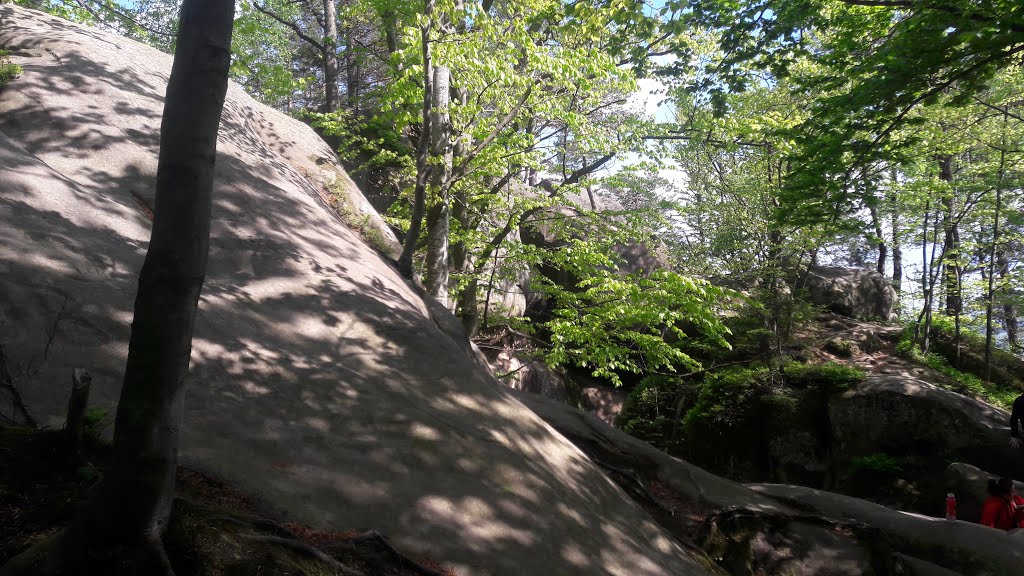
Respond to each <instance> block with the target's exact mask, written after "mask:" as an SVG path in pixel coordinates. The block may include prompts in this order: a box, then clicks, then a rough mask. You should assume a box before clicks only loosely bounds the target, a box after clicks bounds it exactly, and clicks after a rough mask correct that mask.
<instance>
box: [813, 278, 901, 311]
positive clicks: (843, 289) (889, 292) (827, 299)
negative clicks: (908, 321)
mask: <svg viewBox="0 0 1024 576" xmlns="http://www.w3.org/2000/svg"><path fill="white" fill-rule="evenodd" d="M805 287H806V288H807V291H808V294H809V296H810V300H811V302H814V303H815V304H818V305H820V306H825V307H826V308H828V309H829V310H832V311H833V312H835V313H836V314H842V315H843V316H849V317H851V318H859V319H862V320H870V319H876V320H879V319H880V320H889V319H891V317H892V307H893V304H894V303H895V302H896V290H895V289H894V288H893V287H892V285H891V284H890V283H889V281H888V279H887V278H886V277H885V276H883V275H881V274H879V273H878V272H876V271H874V270H864V269H860V268H838V267H832V266H812V267H811V268H810V270H808V272H807V280H806V283H805Z"/></svg>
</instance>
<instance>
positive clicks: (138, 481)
mask: <svg viewBox="0 0 1024 576" xmlns="http://www.w3.org/2000/svg"><path fill="white" fill-rule="evenodd" d="M233 16H234V0H185V2H184V3H183V5H182V9H181V21H180V26H179V31H178V36H177V42H176V46H177V49H176V51H175V58H174V65H173V67H172V68H171V76H170V80H169V82H168V85H167V95H166V99H165V102H164V114H163V121H162V123H161V125H160V159H159V164H158V167H157V176H156V206H155V210H154V218H153V230H152V234H151V236H150V242H149V250H148V252H147V253H146V260H145V262H144V264H143V266H142V271H141V273H140V274H139V288H138V293H137V296H136V299H135V315H134V319H133V321H132V333H131V341H130V344H129V351H128V362H127V366H126V368H125V374H124V382H123V386H122V388H121V397H120V401H119V402H118V408H117V418H116V421H115V428H114V443H113V459H112V463H111V466H110V468H109V469H108V471H107V472H106V475H105V476H104V478H103V483H102V485H101V487H100V488H99V490H98V492H97V493H96V495H95V497H94V498H93V500H91V501H90V502H89V503H88V504H87V506H86V507H85V509H84V510H83V512H82V513H81V514H80V515H79V516H78V517H77V518H76V520H75V521H74V522H73V523H72V525H71V526H70V527H69V528H67V529H66V530H64V531H63V532H61V533H59V534H58V535H57V536H55V537H54V538H52V539H51V540H49V541H47V542H45V543H43V544H41V545H39V546H37V547H34V548H32V549H30V550H29V551H27V552H26V553H24V554H22V555H21V556H18V557H17V558H15V559H14V560H12V561H11V562H9V563H8V564H6V565H5V566H4V567H3V569H0V574H3V576H13V575H21V574H72V573H74V574H82V573H88V574H172V573H173V572H172V570H171V566H170V563H169V562H168V560H167V555H166V553H165V552H164V550H163V544H162V542H161V537H162V536H163V533H164V530H165V529H166V527H167V523H168V518H169V516H170V512H171V503H172V501H173V497H174V477H175V471H176V468H177V462H178V438H179V431H180V428H181V421H182V411H183V404H182V398H183V394H184V391H185V386H184V384H185V377H186V375H187V373H188V367H189V357H190V354H191V350H192V330H193V325H194V321H195V315H196V309H197V307H198V302H199V294H200V292H201V290H202V288H203V281H204V278H205V275H206V262H207V253H208V249H209V244H210V210H211V197H212V190H213V167H214V160H215V157H216V153H217V131H218V127H219V125H220V116H221V110H222V108H223V106H224V97H225V94H226V92H227V82H228V67H229V64H230V59H231V30H232V25H233Z"/></svg>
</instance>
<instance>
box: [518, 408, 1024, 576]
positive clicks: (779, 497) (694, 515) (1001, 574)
mask: <svg viewBox="0 0 1024 576" xmlns="http://www.w3.org/2000/svg"><path fill="white" fill-rule="evenodd" d="M516 395H517V397H518V398H520V399H521V400H522V402H523V403H524V404H526V405H527V406H529V407H530V408H531V409H533V410H534V411H535V412H536V413H537V414H538V415H539V416H541V417H542V418H543V419H544V421H545V422H547V423H548V424H550V425H551V426H553V427H554V428H555V429H556V430H558V431H559V432H561V433H562V434H563V435H565V436H566V437H567V438H569V439H570V440H572V441H573V442H574V443H575V444H576V445H577V446H579V447H580V448H581V449H582V450H584V451H585V452H586V453H587V454H588V455H589V456H590V457H591V458H592V459H594V460H595V461H598V462H601V463H602V465H603V466H604V467H606V468H607V469H609V470H614V471H615V474H613V477H615V476H616V475H617V477H618V478H619V481H620V483H622V484H623V485H630V484H632V485H633V486H634V490H633V491H632V494H633V497H634V498H637V499H639V500H643V499H645V498H652V495H651V494H649V493H647V492H646V491H645V489H644V487H645V486H653V485H655V484H654V483H659V484H661V485H664V486H666V487H668V488H669V489H670V490H671V492H672V493H674V494H675V495H676V496H677V497H679V498H680V499H681V500H682V501H683V503H684V506H683V507H681V508H680V509H673V510H672V517H671V518H668V519H663V522H664V523H667V524H670V525H671V524H675V525H676V526H679V527H680V528H679V530H681V531H683V532H686V531H687V529H688V528H694V526H693V524H696V525H697V526H696V529H695V531H694V532H691V533H690V534H691V536H690V537H691V538H692V539H693V540H694V541H695V543H696V544H698V545H700V546H701V547H702V548H703V549H704V550H705V551H706V552H707V553H708V554H709V555H710V556H711V559H713V560H714V561H715V562H716V563H717V565H718V566H719V567H721V568H724V569H725V571H726V572H728V573H729V574H731V575H733V576H740V575H742V576H747V575H749V576H757V575H763V574H787V575H793V576H822V575H825V574H829V575H835V576H862V575H876V576H888V575H896V574H902V575H915V576H1017V575H1022V574H1024V549H1022V548H1020V546H1019V545H1018V542H1019V541H1020V540H1019V537H1018V536H1015V535H1012V534H1007V533H1005V532H1002V531H998V530H993V529H991V528H987V527H984V526H979V525H977V524H972V523H969V522H962V521H947V520H945V519H939V518H932V517H927V516H922V515H919V514H912V513H906V512H899V511H896V510H892V509H890V508H886V507H884V506H880V505H878V504H874V503H872V502H867V501H864V500H860V499H857V498H852V497H850V496H844V495H841V494H834V493H830V492H825V491H821V490H815V489H812V488H804V487H800V486H786V485H780V484H749V485H746V486H744V485H740V484H737V483H735V482H731V481H729V480H726V479H723V478H721V477H718V476H714V475H712V474H709V473H707V472H706V471H704V470H701V469H700V468H697V467H696V466H693V465H692V464H689V463H687V462H684V461H682V460H679V459H677V458H673V457H671V456H668V455H667V454H665V453H663V452H661V451H659V450H657V449H655V448H654V447H652V446H650V445H649V444H647V443H646V442H642V441H640V440H637V439H636V438H633V437H631V436H629V435H627V434H624V433H623V432H621V431H619V430H616V429H614V428H612V427H610V426H608V425H607V424H605V423H604V422H602V421H600V420H599V419H598V418H597V417H595V416H594V415H592V414H586V413H583V412H581V411H580V410H577V409H575V408H571V407H569V406H565V405H563V404H559V403H557V402H555V401H552V400H550V399H547V398H543V397H540V396H537V395H531V394H522V393H517V394H516ZM653 498H654V499H658V495H653ZM688 522H689V524H688Z"/></svg>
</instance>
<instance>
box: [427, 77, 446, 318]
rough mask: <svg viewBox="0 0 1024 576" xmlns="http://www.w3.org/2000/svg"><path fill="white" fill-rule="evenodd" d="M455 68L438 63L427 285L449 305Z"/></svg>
mask: <svg viewBox="0 0 1024 576" xmlns="http://www.w3.org/2000/svg"><path fill="white" fill-rule="evenodd" d="M450 84H451V70H450V69H449V68H448V67H447V66H434V81H433V85H432V86H431V91H432V92H433V94H432V95H431V104H430V106H431V110H430V159H429V163H430V180H429V186H428V190H429V194H428V196H429V197H430V208H429V211H428V212H427V250H426V257H425V260H424V264H423V268H424V282H423V284H424V287H425V288H426V289H427V293H429V294H430V295H431V296H433V297H434V298H436V299H437V300H438V301H439V302H441V303H442V304H444V305H445V306H449V305H450V304H449V302H448V276H449V273H448V233H449V228H450V227H451V223H450V220H451V204H450V202H449V198H448V189H447V188H448V180H449V177H450V176H451V172H452V146H451V120H450V116H449V114H448V106H449V104H450V103H451V97H450V94H449V88H450Z"/></svg>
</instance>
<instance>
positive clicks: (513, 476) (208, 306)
mask: <svg viewBox="0 0 1024 576" xmlns="http://www.w3.org/2000/svg"><path fill="white" fill-rule="evenodd" d="M0 45H3V46H5V48H9V49H10V50H11V52H12V58H14V59H15V60H16V61H18V62H19V64H21V65H22V66H24V68H25V73H24V74H23V75H22V76H21V77H20V78H18V79H17V80H16V81H15V82H13V83H11V84H10V85H8V86H6V87H5V88H4V90H3V92H0V166H2V167H3V170H2V171H0V219H2V222H3V224H4V225H3V226H0V271H2V272H3V273H2V274H0V293H3V294H5V295H9V298H8V299H7V300H3V301H0V314H2V316H0V318H3V319H5V321H6V323H5V322H4V321H0V340H2V341H3V342H4V343H5V345H8V352H9V353H10V354H11V356H12V358H13V361H14V363H15V365H18V363H22V364H27V362H28V360H29V359H31V358H33V357H36V358H41V353H42V349H41V348H42V346H41V343H45V342H46V330H47V327H48V326H50V325H51V324H53V322H54V318H55V317H58V314H59V315H60V318H61V320H60V323H59V324H60V326H59V329H58V330H57V331H56V336H55V339H54V342H53V347H52V349H51V353H50V355H49V357H48V358H47V360H46V362H37V364H38V366H39V367H38V370H35V371H34V372H33V373H32V374H31V375H30V376H28V377H26V378H25V379H24V381H23V387H24V390H25V394H24V395H25V398H26V401H27V402H28V403H29V404H30V406H31V408H32V409H33V411H34V412H35V413H36V414H38V415H39V416H40V417H41V419H42V420H44V422H54V423H55V424H56V425H59V422H60V419H61V416H62V414H63V412H64V410H65V408H66V398H67V379H68V378H67V375H68V374H69V373H70V370H71V368H73V367H78V366H84V367H87V368H88V369H89V370H90V371H92V372H93V376H94V380H93V396H92V401H93V405H95V406H97V407H100V408H105V409H109V408H111V407H112V406H113V405H114V403H115V402H116V399H117V397H118V393H119V390H120V383H121V380H120V377H121V373H122V371H123V369H124V362H125V357H126V354H127V341H128V336H129V322H130V318H131V310H132V302H133V298H134V294H135V282H136V278H137V274H138V271H139V269H140V267H141V265H142V261H143V257H144V255H145V249H146V243H147V242H148V239H149V217H148V216H147V213H148V211H150V212H151V210H152V206H153V175H154V172H155V169H156V164H155V163H156V158H157V146H158V143H159V140H158V128H159V123H160V114H161V105H162V99H163V92H164V88H165V82H166V78H167V75H166V70H167V69H168V68H169V65H170V58H169V57H168V56H166V55H160V54H157V53H155V52H154V51H152V50H150V49H148V48H145V47H142V46H141V45H138V44H136V43H134V42H132V41H129V40H125V39H123V38H117V37H114V36H111V35H108V34H105V33H102V32H99V31H97V30H83V29H81V28H79V27H77V26H74V25H71V24H68V23H66V22H63V21H60V20H57V19H54V18H51V17H48V16H43V15H41V14H39V13H37V12H31V11H28V10H25V9H23V8H18V7H11V6H9V5H0ZM333 158H334V154H333V152H332V151H331V150H330V148H329V147H328V146H327V145H326V144H324V143H323V142H322V140H320V139H319V138H317V136H316V135H315V133H314V132H313V131H312V130H311V129H309V127H308V126H306V125H304V124H302V123H301V122H299V121H297V120H295V119H293V118H288V117H286V116H284V115H282V114H279V113H277V112H274V111H272V110H270V109H268V108H266V107H264V106H261V105H259V104H257V103H255V102H254V101H252V100H251V99H250V98H248V97H247V96H245V95H244V94H242V93H241V90H240V89H239V88H238V87H235V86H232V87H230V88H229V91H228V97H227V103H226V105H225V109H224V114H223V117H222V124H221V133H220V137H219V141H218V156H217V164H216V176H215V190H214V206H213V214H212V219H213V221H212V224H211V230H212V238H211V250H210V257H209V268H208V272H207V277H206V284H205V286H204V289H203V296H202V300H201V302H200V307H199V312H198V315H197V317H196V333H195V339H194V341H193V355H192V367H191V371H190V375H189V378H188V387H187V391H186V416H185V421H184V422H183V426H182V439H181V457H182V460H183V462H184V463H186V464H188V465H191V466H194V467H195V468H197V469H200V470H203V471H205V472H209V473H212V474H214V475H216V476H219V477H222V478H224V479H225V480H227V481H229V482H231V483H232V484H234V485H236V486H238V488H240V489H242V490H245V491H247V492H250V493H253V494H255V495H256V496H257V497H259V498H260V499H262V500H263V501H265V502H266V503H267V504H268V506H271V507H272V508H273V509H274V510H278V511H280V512H281V513H282V514H283V515H284V516H285V517H287V518H288V519H290V520H292V519H293V520H296V521H299V522H302V523H305V524H308V525H310V526H312V527H314V528H319V529H326V530H346V529H355V530H364V529H376V530H378V531H380V532H381V533H383V534H385V535H386V536H387V537H388V538H389V539H391V540H392V541H393V542H395V544H396V546H399V547H400V548H401V549H403V550H409V551H411V552H414V553H422V554H424V555H428V556H430V557H432V558H436V559H438V560H440V561H442V562H444V563H445V564H446V565H450V566H454V567H456V570H457V571H458V572H459V573H461V574H480V573H483V574H507V575H518V574H573V573H581V572H583V573H587V574H623V575H630V576H633V575H636V576H645V575H647V574H701V573H703V570H702V569H701V568H699V567H698V566H697V565H696V564H695V563H694V562H693V561H691V560H690V559H689V557H688V556H687V554H686V553H685V552H684V551H683V550H682V549H681V548H679V547H678V546H675V545H672V546H670V547H669V548H665V547H663V546H661V544H660V543H661V542H662V540H663V539H664V538H665V536H664V533H663V532H662V531H661V530H660V529H659V528H658V527H657V526H656V525H655V524H654V523H653V522H652V521H651V520H650V518H649V517H648V516H647V515H646V514H645V513H644V512H643V511H642V510H641V509H639V508H638V507H637V506H636V505H635V504H634V503H633V502H632V501H630V500H629V499H628V497H627V496H626V495H625V494H623V493H622V491H621V490H619V489H618V488H617V487H616V486H614V485H613V484H612V483H611V482H609V481H608V479H607V478H606V477H605V476H604V475H603V474H602V472H601V471H600V470H599V469H598V468H597V467H595V466H594V465H593V464H591V463H589V461H588V460H587V459H586V458H585V457H584V456H583V455H582V454H581V453H580V452H579V451H578V450H577V449H576V448H575V447H573V446H572V445H571V444H569V443H568V442H567V441H566V440H565V439H564V438H563V437H562V436H560V435H558V434H557V433H555V432H554V431H553V430H552V429H551V427H550V426H548V425H547V424H545V423H544V422H543V421H541V420H540V419H539V418H538V417H537V416H535V415H534V414H533V413H532V412H530V411H529V410H528V409H526V408H525V407H524V406H523V405H521V404H520V403H519V402H518V401H516V400H515V399H514V398H513V397H511V396H510V395H509V394H508V393H507V392H506V391H505V390H503V389H501V388H500V387H499V386H498V385H497V384H496V383H495V382H494V380H493V378H492V377H491V376H490V375H489V374H488V373H487V372H486V370H485V368H484V367H482V366H481V365H479V364H478V363H477V361H476V360H475V359H474V358H473V357H472V356H471V355H470V351H469V350H470V347H469V344H468V342H466V341H465V339H464V336H462V335H460V334H458V333H457V331H453V330H452V328H451V326H452V322H446V320H450V318H447V319H446V318H443V317H440V316H438V314H442V313H443V314H447V312H441V311H440V310H438V308H439V307H438V305H437V304H436V303H431V302H427V301H424V300H423V299H422V297H421V296H420V295H419V292H418V290H417V289H416V288H415V287H414V286H412V285H410V284H409V283H407V282H405V281H404V280H403V279H402V278H401V277H400V276H399V274H398V273H397V272H396V270H395V269H394V267H393V266H392V265H391V263H390V262H389V261H387V260H385V259H383V258H382V257H381V256H380V252H379V251H378V249H381V248H380V247H377V248H371V247H369V246H367V245H366V244H365V243H364V242H363V240H362V239H361V238H360V237H359V236H358V235H357V234H356V233H354V232H353V231H352V230H350V229H349V228H347V227H346V226H345V225H344V224H343V222H342V221H341V220H340V218H339V217H338V215H337V214H336V213H334V212H333V211H332V210H331V209H330V208H329V207H328V205H327V204H326V203H325V199H324V194H325V190H324V187H323V183H324V180H325V179H329V178H335V177H337V178H341V179H342V180H345V181H346V182H347V176H344V172H343V171H342V170H341V168H340V166H338V165H337V163H336V162H335V160H334V159H333ZM322 167H323V168H322ZM327 173H329V174H327ZM325 174H326V175H325ZM343 183H345V182H343ZM349 192H350V193H351V194H353V195H354V196H353V197H354V198H356V200H358V199H359V198H361V196H359V194H358V191H355V190H350V191H349ZM362 202H365V200H363V201H362ZM354 205H357V206H358V205H360V203H359V202H354ZM373 218H374V219H375V220H374V222H380V223H381V226H383V224H382V221H380V219H379V217H377V216H376V215H373ZM383 230H384V231H382V232H381V234H382V235H385V232H386V234H388V235H389V234H390V231H387V230H386V226H384V227H383ZM386 248H387V247H386V246H385V247H384V248H383V250H384V251H385V252H387V249H386ZM62 306H63V308H62ZM61 310H63V312H61ZM455 324H457V323H455ZM581 567H583V568H582V570H581Z"/></svg>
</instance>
